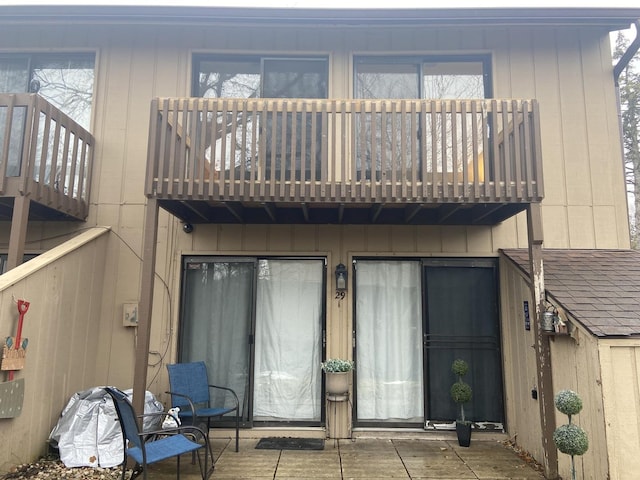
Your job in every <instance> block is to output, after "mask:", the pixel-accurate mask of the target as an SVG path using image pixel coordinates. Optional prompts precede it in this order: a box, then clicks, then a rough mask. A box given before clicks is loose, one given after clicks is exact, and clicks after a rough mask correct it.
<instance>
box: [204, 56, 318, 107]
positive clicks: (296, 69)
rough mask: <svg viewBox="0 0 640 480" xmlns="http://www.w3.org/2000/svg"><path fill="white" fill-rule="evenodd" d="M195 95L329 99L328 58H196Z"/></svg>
mask: <svg viewBox="0 0 640 480" xmlns="http://www.w3.org/2000/svg"><path fill="white" fill-rule="evenodd" d="M193 68H194V72H193V80H194V84H193V95H195V96H198V97H217V98H327V95H328V62H327V58H325V57H254V56H241V57H231V56H212V55H196V56H194V59H193Z"/></svg>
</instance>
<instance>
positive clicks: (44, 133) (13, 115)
mask: <svg viewBox="0 0 640 480" xmlns="http://www.w3.org/2000/svg"><path fill="white" fill-rule="evenodd" d="M93 146H94V139H93V136H92V135H91V134H90V133H89V132H87V131H86V130H85V129H84V128H82V127H81V126H80V125H78V124H77V123H76V122H75V121H73V120H72V119H71V118H70V117H68V116H67V115H65V114H64V113H62V112H61V111H60V110H59V109H57V108H56V107H54V106H53V105H51V104H50V103H49V102H48V101H46V100H45V99H43V98H42V97H40V96H38V95H36V94H0V197H16V196H19V195H24V196H29V198H30V199H31V201H32V202H36V203H37V204H38V206H41V207H45V208H38V209H32V211H37V212H40V214H39V218H41V219H54V218H69V217H71V218H74V219H79V220H84V219H86V217H87V214H88V208H89V188H90V184H91V181H90V180H91V168H92V154H93ZM47 212H49V213H47Z"/></svg>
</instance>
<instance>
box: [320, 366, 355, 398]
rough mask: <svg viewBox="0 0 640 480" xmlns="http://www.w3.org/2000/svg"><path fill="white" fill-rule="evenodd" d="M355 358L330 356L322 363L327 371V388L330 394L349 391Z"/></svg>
mask: <svg viewBox="0 0 640 480" xmlns="http://www.w3.org/2000/svg"><path fill="white" fill-rule="evenodd" d="M353 365H354V363H353V360H343V359H340V358H330V359H328V360H327V361H326V362H322V363H321V364H320V366H321V368H322V371H323V372H324V373H325V389H326V391H327V394H329V395H342V394H344V393H346V392H348V391H349V373H350V372H351V371H352V370H353Z"/></svg>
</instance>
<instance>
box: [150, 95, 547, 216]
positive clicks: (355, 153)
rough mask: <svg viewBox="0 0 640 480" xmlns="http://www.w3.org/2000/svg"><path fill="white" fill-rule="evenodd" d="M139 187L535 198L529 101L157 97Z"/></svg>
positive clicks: (182, 191)
mask: <svg viewBox="0 0 640 480" xmlns="http://www.w3.org/2000/svg"><path fill="white" fill-rule="evenodd" d="M149 142H150V143H149V159H148V164H147V167H148V170H147V178H146V186H145V193H146V195H148V196H156V197H158V198H160V199H181V200H207V201H214V202H215V201H222V202H233V201H238V202H249V203H251V202H279V203H282V202H284V203H287V202H314V203H334V204H335V203H346V204H349V203H354V204H358V203H360V204H375V203H384V204H389V203H402V204H407V203H422V204H432V203H433V204H441V203H450V202H455V203H509V202H515V203H530V202H539V201H541V199H542V197H543V186H542V165H541V154H540V136H539V114H538V106H537V102H536V101H535V100H499V99H489V100H451V101H449V100H443V101H440V100H375V101H373V100H297V99H291V100H289V99H286V100H285V99H204V98H164V99H155V100H153V103H152V115H151V127H150V139H149Z"/></svg>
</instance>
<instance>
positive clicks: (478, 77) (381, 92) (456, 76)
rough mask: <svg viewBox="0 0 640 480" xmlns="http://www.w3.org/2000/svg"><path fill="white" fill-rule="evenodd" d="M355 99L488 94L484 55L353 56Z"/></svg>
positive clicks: (459, 97) (487, 74)
mask: <svg viewBox="0 0 640 480" xmlns="http://www.w3.org/2000/svg"><path fill="white" fill-rule="evenodd" d="M354 65H355V76H354V79H355V86H354V96H355V98H372V99H373V98H376V99H383V98H388V99H394V98H396V99H400V98H402V99H411V98H415V99H471V98H487V97H491V81H490V76H489V71H490V60H489V57H488V56H452V57H440V56H424V57H394V58H390V57H356V58H355V60H354Z"/></svg>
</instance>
